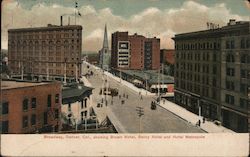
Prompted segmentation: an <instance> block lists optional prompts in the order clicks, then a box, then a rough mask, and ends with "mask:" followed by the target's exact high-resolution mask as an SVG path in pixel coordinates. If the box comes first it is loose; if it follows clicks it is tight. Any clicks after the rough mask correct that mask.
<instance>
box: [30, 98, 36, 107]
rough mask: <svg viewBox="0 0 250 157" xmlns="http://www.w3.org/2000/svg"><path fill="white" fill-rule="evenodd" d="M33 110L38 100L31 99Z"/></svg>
mask: <svg viewBox="0 0 250 157" xmlns="http://www.w3.org/2000/svg"><path fill="white" fill-rule="evenodd" d="M31 108H36V98H32V99H31Z"/></svg>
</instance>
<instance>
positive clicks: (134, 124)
mask: <svg viewBox="0 0 250 157" xmlns="http://www.w3.org/2000/svg"><path fill="white" fill-rule="evenodd" d="M88 70H91V71H93V72H94V75H93V76H90V77H89V78H87V79H88V81H89V82H90V83H91V84H92V87H93V88H95V89H94V90H93V96H92V98H93V104H94V105H93V106H94V110H95V112H96V113H97V116H98V117H99V120H101V119H102V120H103V119H104V117H105V116H106V115H108V117H109V118H110V120H111V122H112V123H113V124H114V126H118V127H120V129H121V130H122V131H121V132H127V133H138V132H143V133H200V132H204V131H202V130H201V129H199V128H197V127H195V126H193V125H191V124H190V123H188V122H186V121H184V120H183V119H181V118H179V117H177V116H176V115H174V114H173V113H171V112H169V111H168V110H166V109H164V108H162V107H160V106H157V108H156V110H151V102H152V101H153V100H155V96H141V95H140V94H139V93H138V92H135V91H134V90H132V89H130V88H128V87H126V86H124V85H122V84H121V83H120V82H117V81H116V80H114V79H112V78H109V77H108V78H107V82H108V84H109V86H110V87H111V88H117V89H119V95H121V98H119V96H115V97H113V103H112V98H111V96H107V97H106V99H107V107H106V106H105V105H103V107H99V108H98V107H97V105H96V104H97V103H100V102H101V99H102V98H104V96H103V97H102V95H100V94H99V92H100V88H101V87H102V86H103V78H106V77H107V76H106V75H104V76H103V75H102V72H101V71H100V70H96V69H94V68H91V67H89V69H88V68H87V67H86V65H83V71H84V72H87V71H88ZM127 95H128V98H127ZM124 96H125V97H124ZM122 100H124V103H122ZM138 107H141V108H142V110H143V113H144V115H142V116H141V123H140V118H139V115H138V112H139V111H138V109H137V108H138ZM100 117H102V118H100Z"/></svg>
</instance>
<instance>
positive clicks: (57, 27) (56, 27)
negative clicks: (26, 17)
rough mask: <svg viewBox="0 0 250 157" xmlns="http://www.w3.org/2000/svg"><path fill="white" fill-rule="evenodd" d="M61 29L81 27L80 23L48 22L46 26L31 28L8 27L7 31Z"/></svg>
mask: <svg viewBox="0 0 250 157" xmlns="http://www.w3.org/2000/svg"><path fill="white" fill-rule="evenodd" d="M62 29H65V30H67V29H82V26H81V25H63V26H59V25H51V24H48V26H47V27H33V28H17V29H9V30H8V32H25V31H27V32H30V31H50V30H53V31H54V30H62Z"/></svg>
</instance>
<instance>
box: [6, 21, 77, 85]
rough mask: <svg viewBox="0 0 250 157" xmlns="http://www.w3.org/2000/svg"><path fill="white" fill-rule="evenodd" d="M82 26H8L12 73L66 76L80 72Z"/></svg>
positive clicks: (37, 77)
mask: <svg viewBox="0 0 250 157" xmlns="http://www.w3.org/2000/svg"><path fill="white" fill-rule="evenodd" d="M81 51H82V26H79V25H67V26H62V24H61V26H56V25H51V24H48V27H38V28H20V29H10V30H8V57H9V66H10V69H11V74H12V76H21V75H22V76H24V77H31V78H32V79H39V80H41V79H46V80H55V79H56V80H64V79H65V74H66V79H67V81H69V80H75V79H76V78H77V79H78V78H79V75H80V72H81Z"/></svg>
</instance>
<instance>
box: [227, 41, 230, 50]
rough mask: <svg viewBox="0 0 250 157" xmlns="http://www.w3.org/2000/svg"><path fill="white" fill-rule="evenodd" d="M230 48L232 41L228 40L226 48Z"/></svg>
mask: <svg viewBox="0 0 250 157" xmlns="http://www.w3.org/2000/svg"><path fill="white" fill-rule="evenodd" d="M229 48H230V41H228V40H227V41H226V49H229Z"/></svg>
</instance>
